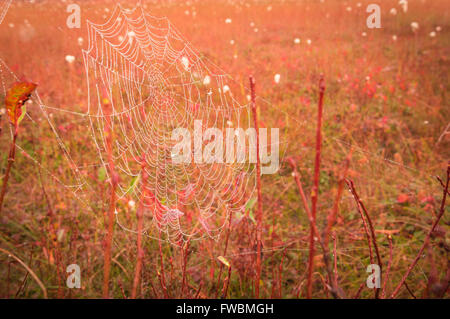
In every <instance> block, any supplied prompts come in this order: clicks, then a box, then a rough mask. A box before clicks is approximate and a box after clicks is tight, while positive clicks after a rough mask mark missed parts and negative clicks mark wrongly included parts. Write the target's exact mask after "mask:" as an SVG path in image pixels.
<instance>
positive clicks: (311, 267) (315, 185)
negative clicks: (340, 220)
mask: <svg viewBox="0 0 450 319" xmlns="http://www.w3.org/2000/svg"><path fill="white" fill-rule="evenodd" d="M324 94H325V81H324V79H323V76H322V75H321V77H320V81H319V103H318V112H317V128H316V159H315V162H314V179H313V187H312V190H311V217H312V220H311V229H310V235H309V260H308V280H307V293H306V298H308V299H309V298H311V295H312V277H313V272H314V254H315V242H316V239H315V237H316V238H318V237H319V236H320V235H317V236H314V232H315V231H314V228H315V224H316V212H317V200H318V196H319V178H320V155H321V152H322V117H323V96H324Z"/></svg>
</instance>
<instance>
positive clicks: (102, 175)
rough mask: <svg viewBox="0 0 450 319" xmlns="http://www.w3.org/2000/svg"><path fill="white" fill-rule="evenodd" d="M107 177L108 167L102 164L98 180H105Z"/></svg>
mask: <svg viewBox="0 0 450 319" xmlns="http://www.w3.org/2000/svg"><path fill="white" fill-rule="evenodd" d="M105 179H106V169H105V168H104V167H103V166H102V167H100V168H99V169H98V180H99V181H100V182H104V181H105Z"/></svg>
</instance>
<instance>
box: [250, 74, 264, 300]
mask: <svg viewBox="0 0 450 319" xmlns="http://www.w3.org/2000/svg"><path fill="white" fill-rule="evenodd" d="M250 91H251V102H252V103H251V107H252V113H253V122H254V126H255V130H256V188H257V191H258V213H257V216H256V245H257V248H256V249H257V255H256V279H255V297H256V298H259V285H260V281H261V246H262V228H263V226H262V222H263V219H262V195H261V159H260V156H259V125H258V113H257V110H256V91H255V78H254V77H253V76H250Z"/></svg>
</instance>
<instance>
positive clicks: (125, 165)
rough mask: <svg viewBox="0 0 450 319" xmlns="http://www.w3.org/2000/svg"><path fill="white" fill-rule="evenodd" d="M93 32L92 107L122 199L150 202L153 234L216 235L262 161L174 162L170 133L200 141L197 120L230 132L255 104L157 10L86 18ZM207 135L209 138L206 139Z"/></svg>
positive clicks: (88, 58) (98, 139) (100, 148)
mask: <svg viewBox="0 0 450 319" xmlns="http://www.w3.org/2000/svg"><path fill="white" fill-rule="evenodd" d="M88 36H89V46H88V48H87V49H86V50H83V58H84V65H85V68H86V77H87V83H88V91H89V103H88V105H89V107H88V111H87V113H86V114H85V115H86V117H87V119H88V121H89V126H90V129H91V134H92V138H93V140H94V143H95V147H96V149H97V152H98V155H99V159H100V161H101V163H102V165H103V166H104V167H105V171H106V172H107V174H108V177H110V180H111V176H109V175H111V167H110V164H111V163H113V165H114V172H115V173H116V174H118V176H119V179H118V188H117V195H118V198H119V199H121V198H133V199H132V200H133V201H134V202H135V203H136V206H137V209H141V208H143V210H144V216H145V217H144V218H145V224H146V229H145V233H146V234H148V235H149V236H155V234H157V232H161V233H163V234H165V235H166V236H165V237H166V239H168V240H169V241H170V242H174V243H176V242H180V241H182V240H187V239H191V240H192V239H198V238H203V237H211V238H218V236H219V235H220V232H221V230H222V229H223V227H224V225H225V224H226V221H227V216H229V214H231V213H233V212H237V211H242V210H243V208H244V206H245V204H246V201H247V200H248V199H249V195H251V191H252V189H253V185H254V182H253V179H254V177H255V174H254V173H253V169H254V166H253V165H251V164H249V162H248V161H243V162H238V161H229V162H225V160H224V162H223V163H205V162H204V161H203V162H199V161H194V159H193V158H192V160H191V161H189V162H187V163H175V162H174V161H173V159H172V157H173V156H174V154H173V153H172V148H173V146H174V145H175V144H176V143H177V141H174V140H173V139H172V132H173V130H174V129H176V128H184V129H187V130H188V131H189V132H191V139H192V145H191V146H192V149H193V148H194V126H195V125H194V124H195V121H197V123H199V122H198V121H201V122H200V123H201V125H202V131H205V130H206V129H207V128H217V129H219V130H221V131H222V132H223V137H224V138H225V132H226V129H227V128H242V129H243V130H246V129H247V128H249V127H251V112H250V107H249V105H248V104H244V105H241V104H240V102H239V101H237V99H236V98H235V97H234V95H233V91H234V90H235V89H236V87H235V83H234V82H232V81H231V80H230V77H229V76H228V75H226V74H223V72H222V71H221V70H220V69H218V68H217V67H216V66H215V65H214V64H212V63H209V62H208V61H207V60H205V59H204V58H202V56H201V54H200V53H199V52H197V51H196V50H195V49H194V48H193V47H192V46H191V44H190V43H189V42H188V41H186V40H185V39H184V38H183V36H182V35H181V34H180V33H179V32H178V31H177V30H176V29H175V27H174V26H173V25H172V24H171V23H170V21H169V20H168V19H167V18H157V17H153V16H150V15H148V14H146V13H145V12H144V11H143V9H142V7H140V6H138V7H136V8H135V9H134V10H126V9H123V8H122V7H121V6H117V7H116V9H115V10H114V11H113V13H112V15H111V17H110V18H109V19H108V20H107V21H106V23H104V24H94V23H93V22H90V21H88ZM241 103H242V102H241ZM109 128H111V131H112V132H113V133H112V135H111V136H110V135H108V134H109V133H107V131H109ZM236 135H238V133H237V134H236ZM200 138H201V136H200ZM238 138H239V137H237V136H236V139H238ZM208 141H211V139H207V138H206V137H204V138H203V142H202V147H203V148H204V147H205V145H206V144H207V142H208ZM108 145H111V147H108ZM223 147H224V148H225V142H223ZM108 149H110V150H109V151H108ZM246 152H247V154H248V148H247V151H246ZM224 153H225V151H224ZM235 153H237V152H235ZM236 155H237V154H235V156H236ZM140 205H142V206H140ZM116 215H117V216H116V217H117V222H118V224H119V225H121V226H122V228H123V229H127V230H131V231H134V230H133V229H132V228H129V227H127V226H125V222H124V219H123V214H121V212H120V211H117V212H116ZM152 234H153V235H152Z"/></svg>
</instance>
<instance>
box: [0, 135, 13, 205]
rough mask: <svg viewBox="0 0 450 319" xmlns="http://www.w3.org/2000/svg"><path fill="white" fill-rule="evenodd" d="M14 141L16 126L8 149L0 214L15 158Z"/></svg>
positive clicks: (0, 198) (0, 196)
mask: <svg viewBox="0 0 450 319" xmlns="http://www.w3.org/2000/svg"><path fill="white" fill-rule="evenodd" d="M16 139H17V126H16V127H15V129H14V135H13V140H12V141H11V145H10V149H9V156H8V164H7V165H6V171H5V176H4V177H3V185H2V191H1V193H0V214H1V213H2V207H3V199H4V198H5V194H6V188H7V186H8V179H9V173H10V172H11V168H12V166H13V163H14V160H15V157H16Z"/></svg>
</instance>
